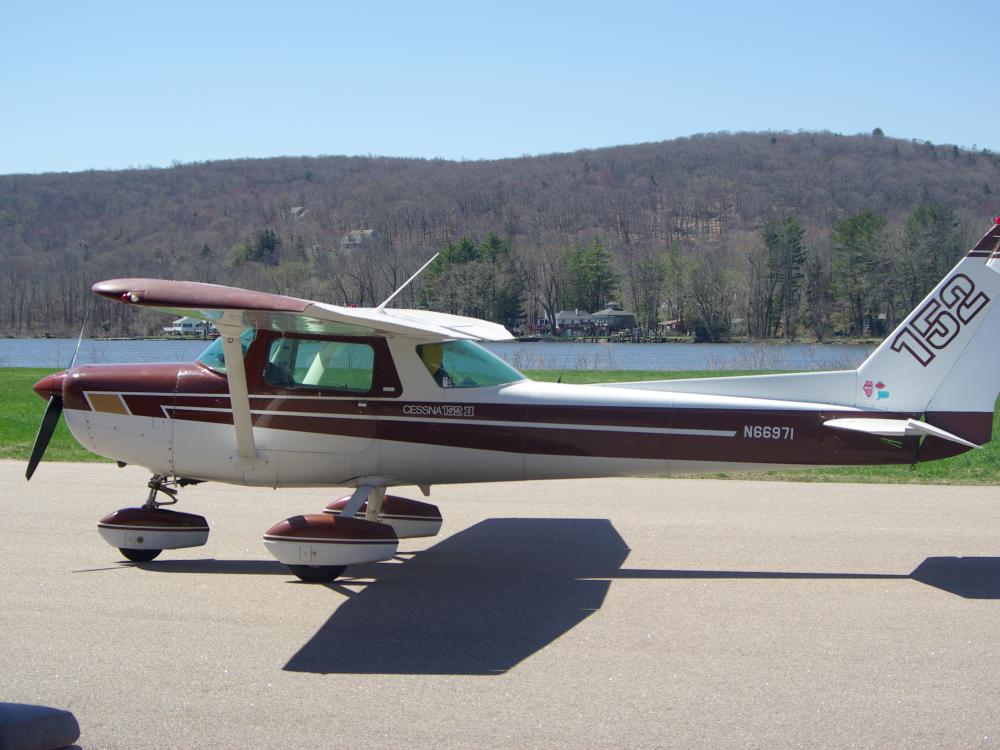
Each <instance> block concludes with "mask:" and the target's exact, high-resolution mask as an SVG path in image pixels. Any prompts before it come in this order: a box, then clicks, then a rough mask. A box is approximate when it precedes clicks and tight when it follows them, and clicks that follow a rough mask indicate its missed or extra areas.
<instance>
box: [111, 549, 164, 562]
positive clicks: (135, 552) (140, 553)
mask: <svg viewBox="0 0 1000 750" xmlns="http://www.w3.org/2000/svg"><path fill="white" fill-rule="evenodd" d="M118 551H119V552H121V553H122V555H123V556H124V557H125V558H126V559H128V560H131V561H132V562H149V561H150V560H155V559H156V558H157V557H158V556H159V554H160V553H161V552H163V550H162V549H126V548H125V547H119V548H118Z"/></svg>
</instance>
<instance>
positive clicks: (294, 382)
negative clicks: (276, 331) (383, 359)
mask: <svg viewBox="0 0 1000 750" xmlns="http://www.w3.org/2000/svg"><path fill="white" fill-rule="evenodd" d="M374 371H375V350H374V349H373V348H372V347H371V346H370V345H368V344H360V343H355V342H349V341H324V340H314V339H300V338H278V339H275V340H274V341H272V342H271V348H270V349H269V350H268V353H267V365H266V366H265V368H264V380H266V381H267V382H268V384H270V385H274V386H278V387H281V388H320V389H326V390H333V391H354V392H357V393H368V392H369V391H370V390H371V389H372V379H373V374H374Z"/></svg>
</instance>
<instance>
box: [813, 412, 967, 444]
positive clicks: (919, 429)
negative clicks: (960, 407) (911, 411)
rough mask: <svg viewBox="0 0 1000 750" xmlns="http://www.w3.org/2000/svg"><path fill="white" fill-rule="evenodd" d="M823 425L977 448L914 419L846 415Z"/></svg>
mask: <svg viewBox="0 0 1000 750" xmlns="http://www.w3.org/2000/svg"><path fill="white" fill-rule="evenodd" d="M823 426H824V427H832V428H834V429H835V430H851V431H852V432H864V433H867V434H869V435H881V436H883V437H919V436H925V437H936V438H941V439H942V440H950V441H952V442H953V443H958V444H959V445H964V446H966V447H968V448H979V447H980V446H978V445H976V444H975V443H970V442H969V441H968V440H964V439H963V438H960V437H959V436H958V435H952V434H951V433H950V432H947V431H945V430H942V429H941V428H940V427H935V426H934V425H931V424H927V422H919V421H917V420H916V419H870V418H865V417H858V418H855V417H848V418H845V419H828V420H827V421H825V422H824V423H823Z"/></svg>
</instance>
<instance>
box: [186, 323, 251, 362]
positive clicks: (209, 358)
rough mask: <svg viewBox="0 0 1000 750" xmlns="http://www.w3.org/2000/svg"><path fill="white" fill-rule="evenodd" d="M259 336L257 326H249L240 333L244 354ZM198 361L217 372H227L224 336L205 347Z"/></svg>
mask: <svg viewBox="0 0 1000 750" xmlns="http://www.w3.org/2000/svg"><path fill="white" fill-rule="evenodd" d="M256 336H257V329H256V328H247V329H246V330H245V331H243V333H241V334H240V345H241V346H242V347H243V356H244V357H245V356H246V354H247V349H249V348H250V344H252V343H253V340H254V338H255V337H256ZM198 361H199V362H201V363H202V364H203V365H205V367H209V368H211V369H213V370H215V371H216V372H221V373H225V372H226V358H225V356H224V355H223V353H222V338H221V337H220V338H217V339H216V340H215V341H213V342H212V343H211V344H209V345H208V348H207V349H205V351H203V352H202V353H201V355H200V356H199V357H198Z"/></svg>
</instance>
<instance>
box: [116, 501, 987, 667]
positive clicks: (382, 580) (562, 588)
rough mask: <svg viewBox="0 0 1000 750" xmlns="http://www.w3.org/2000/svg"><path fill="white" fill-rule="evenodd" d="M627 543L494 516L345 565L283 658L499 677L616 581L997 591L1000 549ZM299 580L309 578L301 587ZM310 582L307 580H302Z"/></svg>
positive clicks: (205, 569) (225, 568)
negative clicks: (775, 559) (701, 551)
mask: <svg viewBox="0 0 1000 750" xmlns="http://www.w3.org/2000/svg"><path fill="white" fill-rule="evenodd" d="M628 553H629V549H628V547H627V546H626V544H625V542H624V540H623V539H622V538H621V536H620V535H619V534H618V532H617V531H616V530H615V528H614V526H612V524H611V522H610V521H609V520H607V519H552V518H497V519H490V520H486V521H482V522H481V523H478V524H476V525H474V526H471V527H470V528H468V529H465V530H463V531H461V532H458V533H456V534H453V535H451V536H450V537H447V538H446V539H444V540H442V541H441V542H439V543H438V544H436V545H434V546H432V547H430V548H428V549H426V550H423V551H421V552H416V553H405V552H404V553H400V555H399V557H400V559H405V562H404V563H403V564H385V563H373V564H368V565H357V566H353V567H351V568H349V569H348V575H347V576H346V577H345V578H344V579H341V580H338V581H336V582H334V583H333V584H330V586H331V588H334V589H336V590H337V591H338V592H340V593H342V594H344V595H345V596H346V597H347V601H344V602H343V603H341V604H340V606H338V607H337V608H336V610H335V611H334V612H333V613H332V614H331V616H330V618H329V619H328V620H327V622H326V623H325V624H324V625H323V626H322V627H321V628H320V629H319V631H317V632H316V634H315V635H314V636H313V637H312V638H310V640H309V641H308V642H307V643H306V644H305V645H304V646H303V647H302V648H301V649H299V651H298V652H297V653H296V654H295V655H294V656H292V658H291V659H290V660H289V661H288V663H287V664H286V665H285V669H286V670H289V671H295V672H313V673H320V674H332V673H338V674H467V675H471V674H475V675H497V674H503V673H504V672H506V671H508V670H510V669H511V668H512V667H514V666H516V665H517V664H518V663H520V662H521V661H523V660H524V659H526V658H528V657H530V656H531V655H532V654H534V653H536V652H537V651H539V650H541V649H542V648H544V647H545V646H546V645H548V644H549V643H551V642H553V641H554V640H556V639H557V638H559V637H560V636H562V635H564V634H565V633H567V632H568V631H570V630H571V629H572V628H574V627H575V626H576V625H578V624H580V623H581V622H583V621H584V620H585V619H587V618H588V617H589V616H590V615H591V614H593V613H594V612H595V611H597V610H598V609H600V608H601V606H602V605H603V603H604V598H605V596H606V595H607V592H608V590H609V588H610V586H611V583H612V582H613V581H614V580H621V579H656V580H690V579H701V580H713V579H714V580H742V579H758V580H759V579H773V580H814V581H826V580H829V581H850V580H913V581H917V582H919V583H922V584H925V585H927V586H932V587H934V588H937V589H940V590H942V591H946V592H948V593H951V594H954V595H956V596H961V597H964V598H969V599H1000V558H993V557H929V558H927V559H926V560H924V561H923V562H922V563H921V564H920V565H919V566H918V567H917V568H916V569H915V570H914V571H913V572H912V573H910V574H909V575H907V574H888V573H887V574H883V573H835V572H796V571H753V570H658V569H650V570H643V569H628V568H625V569H623V568H622V567H621V565H622V563H623V562H624V561H625V559H626V557H627V556H628ZM135 567H140V568H142V569H143V570H148V571H150V572H153V571H155V572H163V573H195V574H197V573H210V574H220V573H222V574H243V575H284V576H289V577H290V574H289V573H288V570H287V568H286V567H285V566H283V565H281V564H279V563H277V562H275V561H260V560H212V559H202V560H163V561H155V562H152V563H142V564H138V565H136V566H135ZM303 585H306V584H303ZM309 585H313V584H309Z"/></svg>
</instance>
